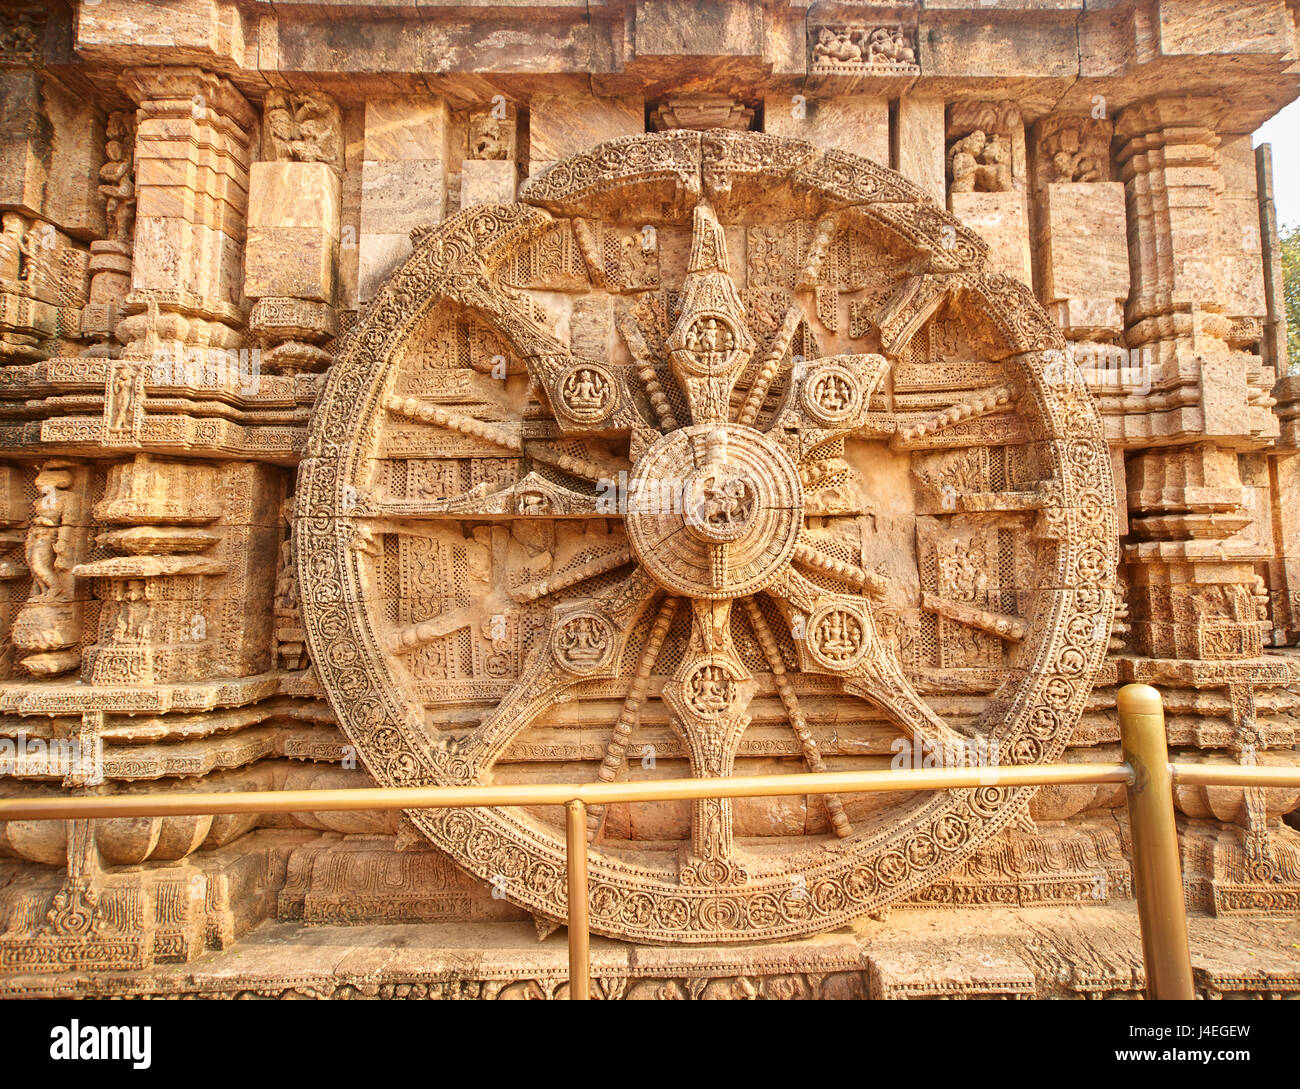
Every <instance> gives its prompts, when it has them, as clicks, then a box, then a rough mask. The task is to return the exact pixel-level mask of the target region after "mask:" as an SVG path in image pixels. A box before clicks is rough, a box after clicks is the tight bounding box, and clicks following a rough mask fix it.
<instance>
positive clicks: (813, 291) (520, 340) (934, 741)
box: [295, 130, 1116, 942]
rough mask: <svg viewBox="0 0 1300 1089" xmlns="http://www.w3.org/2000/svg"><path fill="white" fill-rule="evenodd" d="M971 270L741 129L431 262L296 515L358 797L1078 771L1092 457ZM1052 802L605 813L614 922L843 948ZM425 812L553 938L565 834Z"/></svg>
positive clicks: (361, 360)
mask: <svg viewBox="0 0 1300 1089" xmlns="http://www.w3.org/2000/svg"><path fill="white" fill-rule="evenodd" d="M985 252H986V251H985V247H984V245H983V243H982V242H980V240H979V239H977V238H976V237H974V236H973V235H971V234H970V233H969V232H968V231H966V230H965V229H964V228H963V227H962V226H961V225H960V224H959V223H958V222H957V221H956V220H954V219H952V218H951V217H950V216H949V215H948V214H947V213H945V212H944V211H942V210H941V209H940V208H939V207H938V206H936V205H935V204H934V203H933V202H931V201H930V200H929V199H928V198H927V197H925V196H924V195H922V194H921V193H920V192H919V191H918V190H917V189H916V188H915V187H913V186H912V185H911V184H910V183H908V182H907V181H905V180H904V179H903V178H901V177H900V176H898V175H896V174H894V173H892V172H891V171H888V170H886V169H883V168H881V167H879V166H877V165H875V164H873V163H871V162H869V161H867V160H865V159H861V158H858V157H856V156H853V155H849V154H846V153H843V152H835V151H833V152H823V151H820V150H818V149H815V148H813V147H811V146H810V145H805V144H801V143H798V142H794V141H790V140H782V139H777V138H774V137H770V136H765V135H760V134H756V133H737V132H730V131H722V130H716V131H712V132H705V133H698V132H670V133H664V134H660V135H647V136H642V137H634V138H629V139H625V140H619V141H614V142H612V143H609V144H605V145H602V146H600V147H598V148H596V149H594V150H592V151H591V152H589V153H586V154H583V155H580V156H577V157H575V158H573V159H570V160H567V161H565V162H562V163H559V164H558V165H556V166H555V167H553V168H552V169H551V170H549V171H548V172H547V173H545V174H543V175H541V176H540V177H538V178H536V179H534V180H533V181H531V182H530V183H529V184H528V185H527V186H525V188H524V190H523V192H522V199H521V202H520V203H517V204H513V205H501V206H484V207H475V208H470V209H467V210H465V211H463V212H461V213H459V214H457V215H455V216H453V217H452V218H450V219H449V220H448V221H447V222H445V223H443V224H441V225H440V226H438V227H435V228H432V229H430V230H428V231H426V232H424V233H423V234H421V235H420V236H419V237H417V239H416V246H415V251H414V253H413V254H412V256H411V257H410V258H409V260H408V261H407V262H406V263H405V265H403V266H402V268H400V269H399V270H398V271H397V272H396V273H395V274H394V275H393V277H392V279H391V281H390V282H389V283H388V285H387V286H386V287H385V288H384V289H383V291H381V292H380V294H379V295H378V296H377V297H376V298H375V300H374V302H373V304H372V305H371V307H370V309H369V311H368V312H367V314H366V315H365V318H364V321H363V322H362V323H361V324H360V325H359V326H358V327H357V329H356V330H355V331H354V333H353V334H352V335H351V336H350V337H349V339H348V341H347V342H346V344H345V345H344V348H343V351H342V353H341V357H340V358H339V360H338V362H337V363H336V364H335V366H334V369H333V371H332V373H331V375H330V377H329V381H328V384H327V386H326V389H325V391H324V394H323V397H322V399H321V401H320V402H319V404H318V406H317V409H316V413H315V417H314V420H313V425H312V430H311V438H310V450H309V456H308V458H307V459H306V460H305V461H304V464H303V469H302V473H301V477H300V480H299V488H298V498H297V513H296V529H295V532H296V535H297V537H296V539H297V554H298V563H299V576H300V581H301V588H302V598H303V603H304V612H305V620H306V625H307V634H308V642H309V646H310V650H311V655H312V660H313V662H314V663H315V666H316V668H317V669H318V671H319V673H320V677H321V679H322V681H323V683H324V685H325V687H326V689H327V691H328V693H329V697H330V700H331V702H332V704H333V707H334V710H335V712H336V714H337V715H338V718H339V721H340V723H341V724H342V727H343V729H344V730H345V731H346V733H347V735H348V737H349V738H350V739H351V740H352V742H353V743H355V745H356V746H357V748H358V749H359V751H360V752H361V754H362V755H363V758H364V760H365V762H366V764H367V767H368V768H369V769H370V771H371V773H372V774H373V775H374V777H375V778H376V779H377V780H378V781H379V782H380V783H383V784H391V785H414V784H448V785H454V784H467V783H487V782H493V781H496V782H521V781H530V780H531V781H549V782H557V781H560V782H587V781H594V780H597V779H599V780H605V781H612V780H615V779H617V778H620V777H624V776H630V777H634V778H638V777H645V778H649V777H676V776H681V775H695V776H727V775H733V774H735V775H747V774H756V773H775V772H780V771H782V770H785V771H802V770H811V771H821V770H824V769H826V768H833V769H836V770H850V769H855V768H857V769H865V768H871V767H882V766H888V765H889V764H890V763H891V762H892V763H894V764H895V765H896V766H897V765H899V764H904V765H909V766H910V765H911V764H913V763H915V762H916V761H917V758H918V757H919V758H920V760H921V762H928V763H940V762H942V763H949V764H951V763H971V762H997V763H1004V764H1033V763H1043V762H1050V761H1052V760H1054V759H1056V758H1058V757H1059V756H1060V754H1061V753H1062V751H1063V749H1064V747H1065V745H1066V743H1067V741H1068V738H1069V735H1070V733H1071V731H1072V729H1073V728H1074V726H1075V724H1076V722H1077V719H1078V716H1079V714H1080V712H1081V710H1082V707H1083V703H1084V700H1085V698H1086V696H1087V694H1088V691H1089V689H1090V687H1091V685H1092V682H1093V680H1094V678H1095V676H1096V673H1097V671H1098V669H1099V667H1100V664H1101V661H1102V658H1103V655H1104V653H1105V649H1106V645H1107V641H1108V638H1109V630H1110V621H1111V614H1112V609H1113V601H1112V586H1113V569H1114V565H1115V562H1116V526H1115V518H1114V510H1113V508H1114V491H1113V485H1112V480H1111V468H1110V459H1109V455H1108V453H1107V449H1106V445H1105V442H1104V441H1103V437H1102V431H1101V424H1100V420H1099V417H1098V415H1097V413H1096V411H1095V409H1094V408H1093V406H1092V404H1091V401H1090V400H1089V397H1088V395H1087V392H1086V390H1085V389H1084V386H1083V384H1082V380H1081V378H1080V376H1079V375H1078V373H1077V372H1076V371H1075V369H1074V367H1073V364H1072V363H1071V362H1070V360H1069V357H1068V355H1067V354H1066V351H1065V349H1066V344H1065V342H1064V341H1063V340H1062V338H1061V336H1060V334H1059V333H1058V331H1057V330H1056V329H1055V327H1054V326H1053V325H1052V324H1051V322H1050V320H1049V319H1048V318H1047V316H1046V315H1045V314H1044V312H1043V311H1042V310H1041V309H1040V308H1039V306H1038V305H1037V303H1036V302H1035V301H1034V299H1033V297H1032V294H1031V293H1030V292H1029V290H1028V289H1027V288H1025V287H1024V286H1023V285H1021V284H1020V283H1018V282H1016V281H1013V280H1010V279H1008V278H1006V277H1003V276H999V275H992V274H988V273H985V272H983V271H982V266H983V262H984V257H985ZM1031 793H1032V791H1029V790H1007V789H1002V788H995V787H985V788H981V789H973V790H962V791H950V792H945V793H940V794H934V795H914V796H913V795H907V796H900V795H894V796H883V795H859V796H851V795H845V796H833V795H832V796H824V797H818V796H812V797H807V798H802V797H798V798H791V799H773V800H766V799H762V800H752V801H747V800H736V801H734V802H732V801H726V800H724V801H704V802H699V803H694V804H688V803H682V804H681V805H680V806H679V805H676V804H669V803H664V804H661V805H657V806H655V805H644V806H641V805H639V806H635V807H619V806H611V807H608V809H607V810H600V809H595V808H593V810H592V811H591V813H590V827H589V830H588V832H589V839H590V841H591V850H590V868H591V904H590V908H591V923H592V927H593V929H595V930H597V931H599V932H601V933H604V934H608V935H612V936H615V937H621V938H627V939H634V940H639V941H653V942H717V941H743V940H759V939H774V938H783V937H790V936H795V935H800V934H807V933H811V932H815V931H819V930H824V929H827V928H831V927H835V926H839V925H842V924H844V923H845V922H847V921H849V920H851V919H852V918H854V917H855V916H858V915H861V914H862V913H865V912H869V911H872V910H878V909H879V908H880V907H881V906H882V905H884V904H887V903H889V902H892V901H895V900H898V899H900V898H905V897H908V896H909V895H912V894H915V893H917V892H918V891H919V890H922V889H924V888H925V887H926V886H929V885H932V884H934V883H935V882H937V881H939V880H940V879H941V878H942V877H943V876H944V875H945V874H947V873H948V872H950V871H951V870H953V869H954V868H955V867H957V866H958V865H959V864H960V863H961V862H962V861H963V860H965V859H967V858H969V857H970V856H971V855H972V853H973V852H975V851H976V850H977V849H978V848H979V847H980V846H981V845H983V844H985V843H987V842H988V841H989V839H990V838H991V837H993V836H994V835H995V834H997V833H998V832H999V831H1000V830H1001V829H1003V828H1005V827H1006V826H1007V825H1008V823H1009V822H1011V821H1013V820H1015V819H1016V818H1017V817H1018V816H1019V815H1020V814H1022V813H1023V812H1024V810H1025V807H1026V805H1027V803H1028V800H1029V797H1030V794H1031ZM409 816H410V819H411V820H412V821H413V822H414V823H415V824H416V825H417V826H418V827H419V828H420V829H421V830H422V831H423V832H424V834H425V835H426V836H428V838H429V839H430V840H431V841H432V842H433V843H435V844H437V845H438V846H439V847H441V848H442V849H444V850H445V851H447V852H448V853H449V854H450V855H451V856H452V857H453V858H455V859H456V860H457V861H458V862H459V863H460V864H461V865H462V866H464V867H465V868H466V869H468V870H469V871H471V872H472V873H474V874H476V875H478V876H479V877H481V878H483V879H484V880H485V881H490V882H493V883H494V884H495V885H496V886H497V887H498V888H500V889H501V890H502V891H503V892H504V894H505V895H506V896H507V897H509V898H510V899H512V900H513V901H515V902H516V903H518V904H520V905H523V906H524V907H526V908H528V909H530V910H532V911H534V912H536V913H538V914H540V915H544V916H549V917H552V918H556V919H561V920H562V919H564V918H565V916H566V912H567V903H566V887H565V881H564V833H563V815H562V814H561V813H559V812H558V810H556V809H549V810H548V809H546V808H540V809H538V810H536V811H533V810H525V809H489V808H481V809H472V810H436V811H420V812H412V813H410V814H409Z"/></svg>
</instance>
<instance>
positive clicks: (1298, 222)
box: [1254, 99, 1300, 227]
mask: <svg viewBox="0 0 1300 1089" xmlns="http://www.w3.org/2000/svg"><path fill="white" fill-rule="evenodd" d="M1254 143H1255V146H1256V147H1259V145H1260V144H1272V145H1273V196H1274V199H1275V200H1276V201H1277V221H1278V226H1279V227H1297V226H1300V99H1298V100H1297V101H1295V102H1292V103H1291V105H1289V106H1288V107H1287V108H1286V109H1284V110H1283V111H1282V112H1281V113H1279V114H1277V115H1276V116H1275V117H1273V118H1272V119H1271V120H1269V121H1266V122H1265V123H1264V125H1263V126H1262V127H1261V128H1260V129H1259V130H1258V131H1257V132H1256V133H1255V140H1254Z"/></svg>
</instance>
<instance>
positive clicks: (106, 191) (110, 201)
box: [99, 112, 135, 246]
mask: <svg viewBox="0 0 1300 1089" xmlns="http://www.w3.org/2000/svg"><path fill="white" fill-rule="evenodd" d="M106 131H107V135H108V143H107V144H106V145H105V147H104V150H105V152H106V153H107V155H108V161H107V162H106V163H104V165H103V166H101V167H100V168H99V181H100V185H99V192H100V194H101V195H102V196H103V197H104V220H105V222H106V224H107V228H106V231H105V236H106V238H107V239H108V240H109V241H110V242H117V243H120V244H121V245H123V246H129V245H130V244H131V228H132V227H133V226H134V224H135V177H134V164H135V131H134V125H133V124H132V123H131V120H130V118H129V115H128V114H126V113H123V112H117V113H111V114H109V116H108V126H107V130H106Z"/></svg>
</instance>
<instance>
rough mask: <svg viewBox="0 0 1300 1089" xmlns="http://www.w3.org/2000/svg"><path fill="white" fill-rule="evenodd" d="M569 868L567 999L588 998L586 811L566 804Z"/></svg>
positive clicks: (578, 805) (578, 804)
mask: <svg viewBox="0 0 1300 1089" xmlns="http://www.w3.org/2000/svg"><path fill="white" fill-rule="evenodd" d="M564 809H565V818H566V820H565V840H566V846H567V848H568V864H569V998H570V1000H579V1001H586V1000H587V999H589V998H591V930H590V926H589V924H588V921H587V807H586V806H585V805H584V804H583V803H582V802H580V801H578V800H577V799H576V798H575V799H573V800H572V801H569V802H566V803H565V806H564Z"/></svg>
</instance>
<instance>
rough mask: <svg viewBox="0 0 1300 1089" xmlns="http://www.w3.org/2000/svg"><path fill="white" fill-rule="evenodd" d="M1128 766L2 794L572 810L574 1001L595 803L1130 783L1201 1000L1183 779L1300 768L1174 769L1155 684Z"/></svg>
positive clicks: (0, 811)
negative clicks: (1185, 871) (1191, 944)
mask: <svg viewBox="0 0 1300 1089" xmlns="http://www.w3.org/2000/svg"><path fill="white" fill-rule="evenodd" d="M1117 706H1118V711H1119V724H1120V735H1121V737H1122V739H1123V749H1124V763H1121V764H1111V763H1098V764H1039V765H1034V766H1011V767H1003V766H989V767H963V768H921V769H915V770H901V769H900V770H893V769H891V770H888V771H833V772H819V773H798V774H793V775H755V776H752V777H749V778H744V777H732V778H728V779H665V780H656V781H642V782H621V783H581V784H563V783H534V784H519V785H511V786H452V787H446V786H439V787H358V788H355V789H342V790H339V789H329V790H252V791H231V792H229V793H191V794H171V795H168V794H137V795H127V794H117V795H112V796H107V797H95V796H84V795H83V796H80V797H73V798H69V797H61V796H60V797H37V798H3V799H0V821H14V820H73V819H86V818H92V817H169V816H189V815H194V814H208V813H213V814H216V813H294V812H306V811H314V812H326V811H346V810H387V809H440V808H448V807H459V806H517V805H529V806H532V805H562V806H564V807H565V840H566V844H567V851H568V879H569V905H570V908H569V981H570V982H569V997H570V998H571V999H586V998H589V997H590V977H591V967H590V940H591V939H590V928H589V923H588V915H587V909H588V904H587V892H588V889H587V839H586V807H587V806H588V805H609V804H611V803H613V802H650V801H681V800H688V799H697V798H759V797H776V796H780V795H788V794H840V793H847V794H863V793H871V792H873V791H922V790H955V789H969V788H976V787H986V786H1003V787H1029V786H1060V785H1067V784H1076V783H1123V784H1125V786H1126V787H1127V790H1128V805H1129V817H1130V828H1131V831H1132V838H1133V888H1134V895H1135V896H1136V899H1137V904H1138V919H1139V923H1140V926H1141V930H1142V951H1143V960H1144V962H1145V964H1146V968H1147V987H1148V991H1149V993H1150V996H1151V997H1152V998H1157V999H1167V998H1173V999H1189V998H1192V997H1194V991H1193V985H1192V968H1191V954H1190V951H1189V949H1188V944H1187V913H1186V907H1185V903H1184V897H1183V884H1182V874H1181V869H1180V866H1179V855H1178V833H1177V828H1176V825H1175V820H1174V809H1173V797H1172V791H1171V789H1170V788H1171V785H1172V784H1173V783H1187V784H1196V785H1205V786H1210V785H1214V786H1236V787H1287V786H1300V769H1295V768H1285V767H1258V766H1251V767H1243V766H1239V765H1235V764H1171V763H1170V762H1169V754H1168V744H1167V740H1166V736H1165V726H1164V711H1163V708H1162V705H1161V701H1160V694H1159V693H1158V692H1157V691H1156V690H1155V689H1154V688H1151V687H1149V686H1147V685H1140V684H1131V685H1127V686H1126V687H1124V688H1122V689H1121V690H1120V692H1119V697H1118V701H1117Z"/></svg>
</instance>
